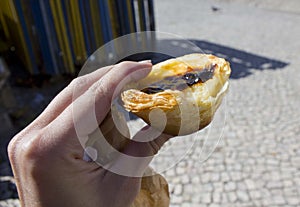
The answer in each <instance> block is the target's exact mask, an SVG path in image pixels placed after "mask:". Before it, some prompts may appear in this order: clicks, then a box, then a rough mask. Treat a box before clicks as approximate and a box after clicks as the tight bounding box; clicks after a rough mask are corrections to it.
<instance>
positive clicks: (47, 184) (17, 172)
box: [8, 62, 170, 207]
mask: <svg viewBox="0 0 300 207" xmlns="http://www.w3.org/2000/svg"><path fill="white" fill-rule="evenodd" d="M151 66H152V65H151V63H145V62H143V63H142V62H140V63H136V62H122V63H119V64H116V65H113V66H108V67H104V68H101V69H99V70H97V71H95V72H93V73H90V74H87V75H85V76H81V77H78V78H76V79H74V81H72V82H71V83H70V85H69V86H67V87H66V88H65V89H64V90H63V91H62V92H61V93H59V94H58V95H57V96H56V97H55V98H54V99H53V101H52V102H51V103H50V104H49V106H48V107H47V108H46V109H45V111H44V112H43V113H42V114H41V115H40V116H39V117H38V118H37V119H36V120H34V121H33V122H32V123H31V124H30V125H29V126H27V127H26V128H25V129H24V130H22V131H21V132H20V133H19V134H17V135H16V136H15V137H14V138H13V139H12V140H11V142H10V143H9V146H8V154H9V159H10V162H11V165H12V168H13V173H14V176H15V179H16V183H17V188H18V193H19V197H20V201H21V203H22V205H23V206H29V207H37V206H43V207H44V206H55V207H59V206H63V207H65V206H72V207H76V206H85V207H89V206H110V207H113V206H116V207H117V206H122V207H125V206H130V204H131V203H132V202H133V200H134V199H135V197H136V196H137V194H138V193H139V191H140V186H141V177H140V176H134V177H130V176H124V175H119V174H117V173H114V172H111V171H109V170H107V169H109V168H106V169H104V168H103V167H102V166H100V165H99V164H98V163H96V162H89V161H91V160H88V161H87V160H86V159H83V157H84V156H85V157H86V154H85V153H84V148H83V146H82V142H83V140H84V139H85V138H86V137H88V136H89V135H90V134H93V132H94V131H95V130H96V128H97V127H98V125H100V126H101V124H102V123H103V122H104V121H105V120H106V118H107V115H108V114H109V113H110V109H111V103H112V100H113V99H114V97H115V96H116V95H118V94H119V92H118V90H119V89H120V86H124V85H125V84H127V83H129V82H131V81H136V80H139V79H141V78H143V77H145V76H146V75H147V74H148V73H149V72H150V70H151ZM74 91H75V92H76V93H75V94H76V95H75V96H74ZM116 91H117V92H116ZM77 109H78V110H77ZM92 114H94V115H95V118H96V123H97V124H94V120H93V117H94V116H92ZM141 134H143V132H142V131H141ZM111 136H112V138H116V139H118V137H113V136H121V135H120V133H113V134H112V135H111ZM138 138H139V133H137V136H136V137H135V138H134V139H136V140H137V141H138ZM169 138H170V137H169V136H165V135H161V136H159V137H158V138H156V139H155V140H152V141H149V142H143V143H140V142H135V141H131V142H129V144H128V145H126V146H125V147H124V149H122V152H123V153H126V154H128V155H131V156H139V157H145V159H143V161H142V162H136V163H130V164H131V165H132V166H131V168H132V169H133V170H135V171H137V175H142V174H143V172H144V171H145V169H146V168H147V166H148V164H149V162H150V161H151V155H154V154H155V153H156V152H157V151H158V150H159V148H160V147H161V146H162V145H163V143H165V142H166V141H167V140H168V139H169ZM96 150H98V149H97V146H96ZM146 156H148V157H146ZM96 159H97V158H96ZM96 159H95V160H96ZM126 165H127V163H124V159H123V158H122V156H120V157H116V158H115V160H114V161H113V162H112V163H110V166H111V167H112V168H114V169H122V166H126ZM127 166H128V165H127Z"/></svg>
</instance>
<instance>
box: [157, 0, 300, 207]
mask: <svg viewBox="0 0 300 207" xmlns="http://www.w3.org/2000/svg"><path fill="white" fill-rule="evenodd" d="M183 2H184V3H183ZM187 2H189V3H187ZM224 2H225V3H224ZM226 2H227V3H226ZM228 2H229V3H228ZM237 2H238V1H229V0H228V1H223V2H222V1H214V2H213V1H172V3H171V1H160V2H157V8H158V9H157V14H158V20H159V21H158V22H160V24H159V23H158V27H159V28H161V29H162V30H164V31H166V32H170V33H176V34H179V35H182V36H183V37H185V38H190V39H200V40H203V39H205V40H207V41H208V42H214V43H215V44H220V45H222V46H224V45H226V46H227V47H229V48H235V49H238V50H240V51H241V52H245V51H247V52H248V54H245V56H248V57H249V56H251V55H252V54H257V55H259V56H263V57H269V58H274V59H276V60H281V61H284V62H286V63H288V65H286V66H285V67H283V68H281V69H277V70H276V69H274V70H269V69H267V68H265V69H264V70H262V69H259V67H256V66H253V68H250V73H249V74H248V75H244V76H243V77H240V76H239V77H240V78H232V79H231V81H230V92H229V94H228V96H227V99H226V104H223V108H222V109H221V110H220V111H218V113H219V114H222V113H224V111H225V112H226V121H225V124H224V125H222V124H221V125H219V126H218V125H216V126H214V127H212V129H215V131H216V128H218V127H221V128H222V129H223V133H220V132H217V133H212V134H210V136H208V137H207V138H208V140H206V141H204V140H205V139H204V137H203V136H201V133H200V134H199V135H198V137H196V138H195V139H196V141H195V143H194V145H193V147H192V148H191V149H190V151H189V152H188V153H187V155H186V156H185V157H184V158H183V159H182V160H181V161H180V162H179V163H178V164H177V165H176V166H175V167H173V168H170V169H169V170H167V171H165V172H164V173H163V174H164V175H165V177H166V178H167V180H168V182H169V183H170V192H171V206H172V207H177V206H183V207H188V206H197V207H200V206H207V207H208V206H210V207H217V206H222V207H224V206H230V207H233V206H237V207H240V206H245V207H246V206H249V207H253V206H270V207H274V206H295V207H296V206H300V137H299V136H300V124H299V123H300V118H299V117H300V109H299V108H298V107H299V105H300V92H299V89H300V84H299V78H300V76H299V72H298V71H299V62H300V61H299V58H297V57H296V56H295V55H296V54H299V52H300V39H299V37H298V36H299V34H300V29H299V27H298V28H296V27H297V25H299V23H300V16H299V13H298V14H296V13H295V7H293V8H292V7H290V8H292V13H289V12H288V11H289V10H288V6H286V5H285V9H284V11H285V12H282V11H279V10H280V9H279V8H277V9H275V10H270V9H269V8H274V7H272V6H269V7H268V8H267V9H264V8H263V7H264V6H266V5H262V6H259V7H254V6H253V5H251V6H249V5H247V4H237ZM243 2H244V3H245V2H246V1H243ZM256 2H259V1H256ZM269 2H270V1H269ZM295 3H296V2H295V1H294V2H293V4H295ZM171 4H172V5H174V8H172V9H166V8H168V7H170V5H171ZM296 4H297V5H298V8H299V9H300V4H299V2H298V3H296ZM175 5H176V6H175ZM182 8H185V10H182ZM197 8H198V9H197ZM164 9H165V10H164ZM216 9H217V11H216ZM299 9H298V12H299ZM213 10H215V11H213ZM163 11H165V12H163ZM165 16H168V17H169V18H165ZM176 17H177V18H176ZM197 20H198V23H195V21H197ZM177 22H186V24H185V25H182V24H179V23H177ZM192 22H194V23H192ZM275 22H276V23H275ZM197 24H198V25H197ZM214 47H215V46H214ZM214 49H216V50H217V51H221V54H220V55H223V56H224V54H225V57H226V58H227V59H230V60H231V63H232V69H233V72H241V71H237V70H240V69H243V68H242V67H239V66H238V64H236V63H238V62H239V61H241V62H242V61H243V58H241V59H240V60H234V58H232V57H234V56H235V54H232V53H230V52H232V51H231V50H227V51H226V50H223V53H222V50H219V49H218V48H214ZM214 49H213V48H212V51H213V52H216V51H214ZM245 59H247V58H245ZM254 61H255V60H254ZM245 69H246V68H245ZM221 117H222V115H221ZM217 123H222V120H219V121H218V120H217ZM206 130H209V129H206ZM217 131H218V130H217ZM219 138H220V142H219V143H218V140H219ZM191 141H193V140H191V138H186V137H184V138H183V139H180V140H177V143H176V144H177V146H181V148H179V147H177V148H175V149H176V150H177V152H179V153H180V150H186V148H184V147H183V146H184V145H190V142H191ZM174 142H176V140H174ZM216 145H217V147H216V148H215V150H214V152H213V153H212V154H211V155H210V157H209V158H208V159H207V160H206V161H204V162H203V155H207V154H208V152H211V151H212V149H214V147H215V146H216ZM177 152H176V153H177ZM201 153H202V154H201Z"/></svg>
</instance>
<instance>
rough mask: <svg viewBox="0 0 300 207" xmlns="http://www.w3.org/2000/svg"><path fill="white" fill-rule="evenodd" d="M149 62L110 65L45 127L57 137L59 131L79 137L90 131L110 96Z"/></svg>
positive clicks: (143, 72) (104, 112) (139, 74)
mask: <svg viewBox="0 0 300 207" xmlns="http://www.w3.org/2000/svg"><path fill="white" fill-rule="evenodd" d="M151 66H152V64H151V63H145V62H143V63H141V62H140V63H137V62H122V63H119V64H117V65H115V66H113V68H112V69H111V70H110V71H109V72H108V73H107V74H105V75H104V76H103V77H102V78H101V79H100V80H98V81H96V82H95V83H94V84H93V85H92V86H91V87H89V89H88V90H86V91H85V93H83V94H82V95H80V96H79V97H78V98H77V99H76V100H75V101H74V102H73V103H72V104H71V105H69V106H68V107H67V108H66V109H65V110H64V111H63V112H62V113H61V114H60V115H59V116H58V117H57V118H56V119H55V120H54V121H53V122H52V123H51V124H50V125H49V126H48V130H49V131H51V133H52V136H53V137H59V134H61V133H63V134H68V135H72V136H74V135H75V136H78V137H86V136H87V135H89V134H91V133H92V132H93V131H94V130H95V129H96V128H97V127H98V125H99V124H100V123H101V122H102V121H103V119H104V118H105V116H106V115H107V113H108V112H109V110H110V107H111V103H112V100H113V98H114V97H115V96H116V95H118V94H119V92H120V90H121V89H122V88H123V87H124V85H126V84H128V83H129V82H132V81H137V80H139V79H142V78H144V77H145V76H146V75H147V74H148V73H149V72H150V70H151ZM75 93H76V92H75ZM62 124H63V129H61V128H62ZM58 129H61V130H58ZM53 133H59V134H57V135H55V134H53Z"/></svg>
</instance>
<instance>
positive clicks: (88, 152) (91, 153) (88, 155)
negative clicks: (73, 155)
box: [82, 147, 98, 162]
mask: <svg viewBox="0 0 300 207" xmlns="http://www.w3.org/2000/svg"><path fill="white" fill-rule="evenodd" d="M97 154H98V153H97V150H96V149H95V148H93V147H86V148H85V149H84V154H83V158H82V159H83V160H84V161H86V162H93V161H96V160H97Z"/></svg>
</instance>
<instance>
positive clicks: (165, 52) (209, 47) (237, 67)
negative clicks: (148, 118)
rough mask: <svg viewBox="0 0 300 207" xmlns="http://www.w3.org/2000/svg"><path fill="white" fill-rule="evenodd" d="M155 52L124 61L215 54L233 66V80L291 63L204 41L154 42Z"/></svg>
mask: <svg viewBox="0 0 300 207" xmlns="http://www.w3.org/2000/svg"><path fill="white" fill-rule="evenodd" d="M153 44H155V45H156V46H155V47H153V51H154V52H144V53H139V54H134V55H131V56H128V57H126V58H124V59H123V60H133V61H140V60H145V59H151V60H152V63H153V64H155V63H158V62H161V61H163V60H166V59H169V58H172V57H178V56H182V55H185V54H189V53H201V52H204V53H206V54H213V55H216V56H218V57H222V58H225V59H226V60H227V61H229V62H230V64H231V69H232V74H231V78H232V79H239V78H244V77H247V76H248V75H251V74H252V73H253V72H254V70H277V69H283V68H284V67H286V66H287V65H288V64H289V63H287V62H283V61H281V60H276V59H272V58H269V57H264V56H260V55H256V54H253V53H249V52H246V51H242V50H238V49H234V48H231V47H227V46H223V45H219V44H215V43H211V42H208V41H204V40H195V39H191V40H183V39H163V40H156V42H154V43H153Z"/></svg>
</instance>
